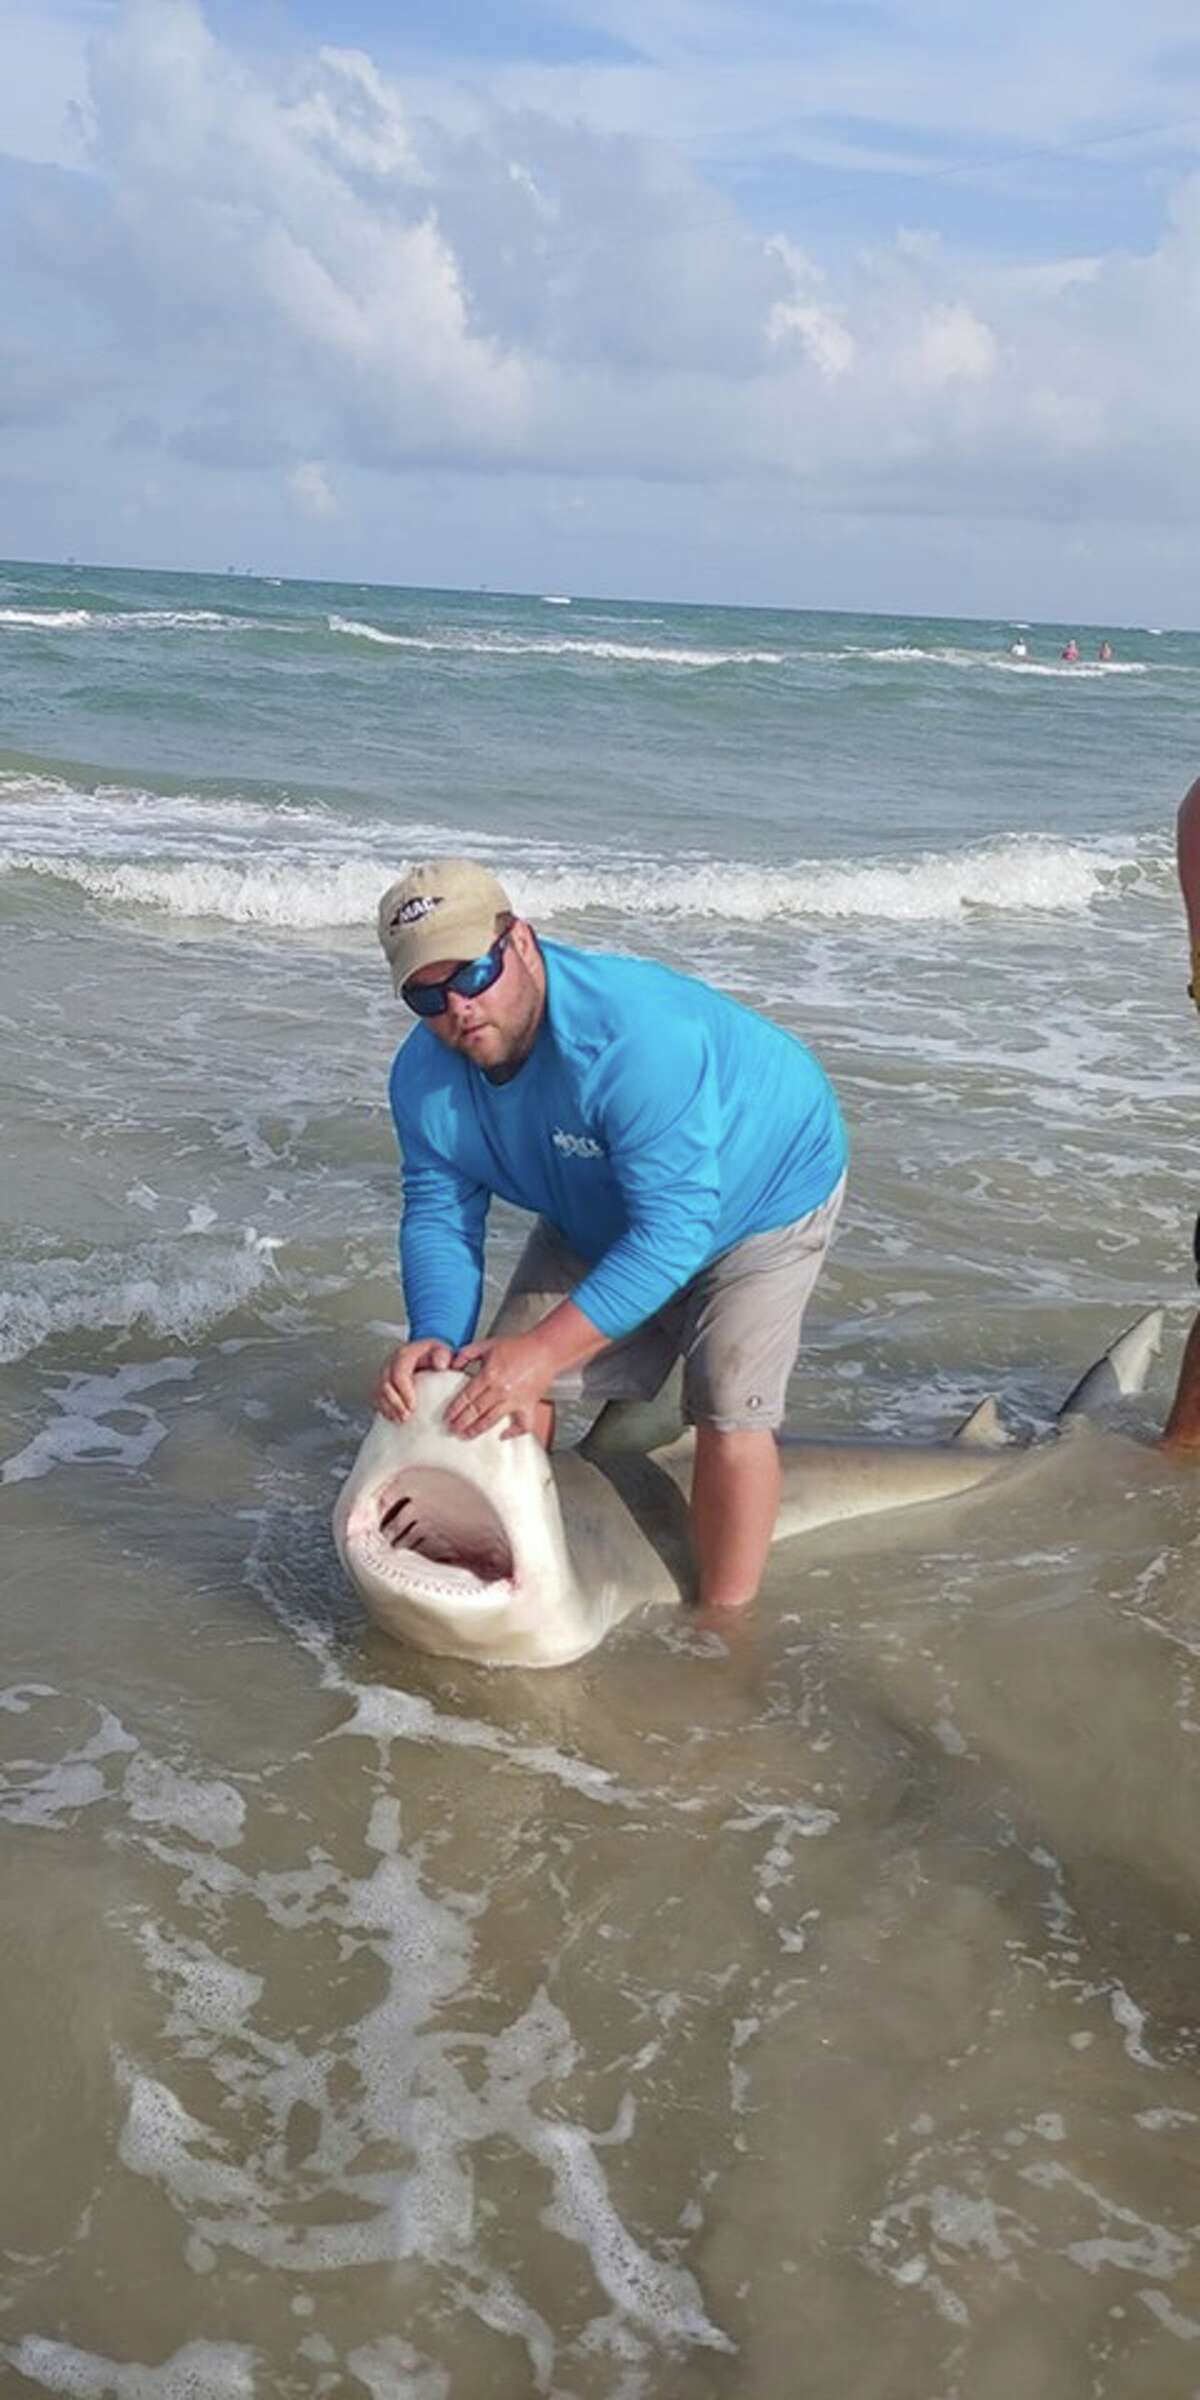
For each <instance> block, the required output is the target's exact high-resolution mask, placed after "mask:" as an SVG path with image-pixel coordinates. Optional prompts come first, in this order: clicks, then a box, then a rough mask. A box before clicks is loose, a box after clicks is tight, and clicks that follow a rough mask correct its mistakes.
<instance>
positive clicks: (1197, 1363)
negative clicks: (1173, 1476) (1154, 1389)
mask: <svg viewBox="0 0 1200 2400" xmlns="http://www.w3.org/2000/svg"><path fill="white" fill-rule="evenodd" d="M1161 1446H1162V1448H1163V1449H1164V1450H1173V1451H1175V1452H1176V1453H1183V1454H1185V1455H1190V1456H1191V1457H1193V1458H1200V1316H1198V1317H1197V1318H1196V1321H1195V1323H1194V1324H1193V1326H1192V1330H1191V1332H1190V1333H1189V1335H1188V1338H1187V1341H1186V1343H1185V1345H1184V1352H1183V1359H1182V1363H1181V1365H1180V1369H1179V1381H1178V1383H1177V1384H1176V1386H1175V1397H1174V1399H1173V1400H1172V1402H1171V1414H1170V1416H1169V1417H1168V1418H1167V1421H1166V1424H1165V1425H1164V1427H1163V1432H1162V1444H1161Z"/></svg>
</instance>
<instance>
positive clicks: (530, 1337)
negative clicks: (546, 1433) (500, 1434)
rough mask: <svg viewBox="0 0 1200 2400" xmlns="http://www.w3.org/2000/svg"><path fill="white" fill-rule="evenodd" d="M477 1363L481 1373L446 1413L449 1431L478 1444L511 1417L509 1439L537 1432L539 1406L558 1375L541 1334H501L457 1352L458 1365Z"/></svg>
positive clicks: (505, 1434)
mask: <svg viewBox="0 0 1200 2400" xmlns="http://www.w3.org/2000/svg"><path fill="white" fill-rule="evenodd" d="M476 1361H478V1365H477V1366H476V1372H475V1373H474V1374H473V1375H472V1376H471V1379H470V1381H469V1383H467V1384H465V1385H464V1387H463V1389H462V1391H461V1392H459V1393H457V1394H456V1396H455V1398H454V1399H453V1400H452V1401H451V1403H450V1406H449V1408H448V1409H447V1411H446V1425H447V1428H448V1430H449V1431H450V1432H451V1433H457V1434H465V1435H466V1436H467V1438H468V1440H473V1439H474V1437H475V1435H476V1434H477V1433H486V1432H487V1429H488V1427H489V1425H495V1424H498V1423H499V1420H500V1418H501V1417H507V1418H508V1420H509V1422H508V1424H507V1425H506V1427H505V1430H504V1439H505V1440H506V1441H508V1440H510V1439H511V1437H512V1435H513V1434H514V1433H536V1431H537V1424H536V1418H537V1411H538V1406H539V1403H540V1402H541V1401H543V1400H544V1399H545V1397H546V1394H547V1392H548V1391H549V1389H550V1386H551V1384H552V1383H553V1381H554V1372H555V1370H554V1364H553V1361H552V1360H551V1359H550V1358H549V1357H548V1356H547V1353H546V1350H545V1347H544V1346H543V1344H542V1343H541V1342H539V1340H538V1337H537V1333H536V1332H534V1333H511V1334H496V1335H495V1336H494V1337H493V1338H492V1339H491V1340H488V1341H482V1342H468V1343H467V1344H466V1345H465V1347H464V1348H463V1349H462V1350H456V1351H455V1353H454V1364H455V1366H456V1367H471V1366H474V1365H475V1364H476Z"/></svg>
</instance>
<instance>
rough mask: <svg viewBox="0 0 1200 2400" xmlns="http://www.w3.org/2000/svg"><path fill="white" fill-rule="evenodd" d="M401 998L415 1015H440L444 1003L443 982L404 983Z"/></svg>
mask: <svg viewBox="0 0 1200 2400" xmlns="http://www.w3.org/2000/svg"><path fill="white" fill-rule="evenodd" d="M401 998H402V999H403V1000H404V1001H405V1002H406V1003H407V1005H408V1007H409V1008H411V1010H412V1012H413V1015H414V1016H415V1017H440V1016H441V1014H442V1011H443V1009H444V1008H445V1005H446V986H445V984H444V983H406V984H405V986H404V988H403V991H402V994H401Z"/></svg>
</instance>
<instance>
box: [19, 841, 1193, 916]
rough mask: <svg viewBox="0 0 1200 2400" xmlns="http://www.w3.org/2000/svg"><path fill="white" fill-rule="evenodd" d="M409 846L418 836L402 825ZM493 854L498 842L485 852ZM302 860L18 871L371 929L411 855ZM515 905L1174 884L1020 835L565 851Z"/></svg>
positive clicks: (883, 903)
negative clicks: (754, 858)
mask: <svg viewBox="0 0 1200 2400" xmlns="http://www.w3.org/2000/svg"><path fill="white" fill-rule="evenodd" d="M406 831H408V833H409V838H410V839H411V838H412V835H411V829H406ZM494 849H495V845H494V844H489V845H488V850H489V854H490V853H491V852H492V851H494ZM321 850H322V852H325V853H326V854H325V855H321V856H318V857H311V856H309V857H306V856H305V855H304V853H303V850H302V848H300V846H299V845H294V846H293V847H292V848H291V851H290V854H287V855H283V856H279V857H276V858H275V859H274V860H272V861H271V862H270V863H269V864H265V865H264V864H262V863H261V862H260V861H259V860H258V859H256V860H255V861H254V862H253V863H250V862H249V861H245V862H243V861H239V860H234V859H220V860H214V859H200V858H188V859H171V860H169V861H162V862H161V863H159V864H156V865H141V864H135V863H133V862H132V861H121V862H119V863H118V862H114V863H111V864H110V863H107V862H101V861H98V860H95V859H91V858H87V857H80V856H74V857H58V858H45V857H36V856H29V855H26V856H24V857H22V858H20V859H17V860H14V861H12V862H10V865H11V867H12V869H13V870H14V871H20V870H22V869H23V870H24V871H25V872H27V873H30V874H34V875H40V876H50V875H53V876H55V877H58V878H60V879H61V880H63V881H66V882H69V883H72V884H74V885H76V886H78V887H79V888H80V889H81V890H83V891H85V892H87V893H88V894H89V895H90V896H91V898H93V899H94V900H97V901H100V902H107V903H111V904H113V905H114V906H117V907H129V908H140V909H149V910H152V911H155V912H159V913H161V914H163V915H165V916H168V917H172V918H212V919H215V920H216V921H217V922H219V923H224V924H228V925H257V926H262V927H264V928H274V929H277V930H280V931H289V930H296V931H309V932H319V931H321V930H322V929H323V928H329V929H331V930H332V929H334V928H338V927H368V926H370V925H371V924H372V923H373V922H374V916H375V909H376V905H377V902H378V899H379V894H380V892H381V890H382V889H383V887H384V885H385V884H386V883H388V882H390V881H391V879H392V877H393V876H395V875H396V874H398V873H402V872H403V870H404V866H405V864H406V859H405V858H404V857H403V856H397V854H396V853H395V852H392V853H391V854H390V855H389V854H388V853H387V852H386V851H385V850H384V848H383V846H382V843H381V844H380V848H379V851H378V854H377V855H370V856H365V857H364V856H361V855H360V856H359V857H350V858H347V857H345V856H342V857H340V858H339V861H338V863H337V864H336V865H335V864H334V863H332V859H331V858H330V857H329V856H328V854H327V851H326V845H325V844H322V845H321ZM497 863H498V864H499V866H500V871H501V872H502V873H503V874H504V876H505V878H506V881H507V883H508V887H509V889H510V890H511V892H512V894H513V898H514V902H515V904H516V905H517V907H518V908H520V909H521V910H522V911H523V913H525V914H527V915H529V916H531V917H532V918H533V919H534V921H535V922H537V923H539V924H542V925H545V926H547V927H550V926H552V924H553V921H554V919H555V918H561V917H564V916H570V915H575V914H587V915H593V914H594V913H595V912H596V911H599V910H603V911H605V912H607V913H608V914H611V915H612V916H614V917H618V918H625V919H630V920H636V921H641V920H645V919H647V918H649V919H652V920H654V919H660V918H662V919H670V918H687V917H693V918H710V917H711V918H719V919H721V921H722V922H723V923H725V924H744V925H747V926H755V925H763V924H765V923H769V922H771V921H773V920H774V921H778V922H780V923H788V922H791V921H800V920H803V919H806V918H807V919H813V920H816V921H822V920H846V919H871V918H875V919H880V920H882V921H883V922H886V923H894V924H905V923H918V922H931V921H942V922H948V921H953V920H954V919H957V918H960V917H962V916H963V915H964V914H965V913H967V912H969V911H971V910H977V909H990V910H995V911H999V912H1002V913H1005V914H1013V915H1021V914H1028V913H1031V912H1035V911H1047V910H1049V911H1059V912H1068V913H1075V914H1077V913H1079V912H1080V911H1081V910H1083V909H1086V908H1089V907H1090V906H1091V905H1092V904H1093V903H1094V902H1096V901H1099V900H1103V899H1105V898H1107V897H1110V896H1113V895H1115V894H1116V893H1118V892H1127V891H1128V890H1129V889H1131V888H1134V887H1141V888H1146V889H1152V890H1157V889H1158V888H1159V885H1160V882H1161V883H1162V885H1163V888H1165V880H1166V869H1165V867H1162V866H1161V862H1159V861H1156V859H1155V858H1154V857H1153V856H1152V855H1151V854H1150V853H1149V852H1147V854H1146V856H1145V857H1144V858H1143V857H1142V856H1141V855H1140V854H1139V853H1138V852H1137V851H1136V850H1135V849H1134V848H1133V846H1132V845H1126V846H1124V847H1121V846H1117V845H1114V846H1113V847H1111V848H1106V847H1103V846H1101V845H1099V844H1095V845H1093V844H1087V843H1082V842H1068V841H1061V840H1055V839H1052V838H1051V837H1050V836H1048V835H1046V836H1043V835H1037V834H1024V835H1012V836H1010V837H1008V838H1007V839H1004V840H1000V841H993V842H986V843H980V844H977V845H974V846H972V847H971V848H969V849H964V850H951V851H930V852H925V853H923V854H922V855H920V856H918V857H915V858H908V859H900V860H896V861H894V862H891V861H889V862H885V861H882V860H876V861H874V862H866V863H862V864H858V863H854V862H851V861H850V860H841V859H831V860H798V861H796V862H795V864H793V865H791V866H787V867H765V866H758V865H750V864H748V863H746V862H744V861H740V860H727V859H712V858H696V859H686V858H685V859H683V860H682V861H678V862H672V863H669V864H668V863H667V862H666V861H665V860H662V859H656V858H648V857H645V856H636V855H624V854H621V853H618V852H614V851H599V852H595V853H592V854H590V855H589V854H588V853H587V852H586V851H580V852H578V853H576V854H575V855H574V856H571V855H570V854H569V853H568V854H566V855H565V856H563V857H562V860H561V863H558V861H557V860H555V861H548V862H547V864H546V865H544V866H542V867H535V868H534V869H533V870H532V871H522V870H519V869H514V868H513V867H511V866H510V865H509V863H508V861H507V859H501V860H499V861H498V862H497Z"/></svg>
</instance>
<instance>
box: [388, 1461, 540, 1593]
mask: <svg viewBox="0 0 1200 2400" xmlns="http://www.w3.org/2000/svg"><path fill="white" fill-rule="evenodd" d="M378 1531H379V1534H380V1537H381V1538H382V1540H383V1541H384V1542H386V1544H387V1546H388V1548H389V1549H390V1550H391V1551H393V1552H394V1553H395V1555H396V1563H397V1565H399V1564H400V1563H401V1562H402V1561H403V1562H404V1563H405V1564H407V1563H408V1561H409V1560H410V1559H411V1561H412V1568H413V1572H414V1574H415V1575H416V1577H417V1579H418V1580H419V1581H425V1580H440V1577H439V1575H438V1570H439V1569H440V1570H443V1571H444V1570H445V1569H446V1568H450V1569H452V1570H453V1571H454V1573H455V1576H456V1578H457V1577H458V1576H464V1577H467V1578H469V1579H470V1581H472V1582H474V1583H477V1584H489V1583H507V1582H511V1580H512V1576H513V1571H514V1561H513V1554H512V1545H511V1543H510V1541H509V1538H508V1535H507V1533H506V1532H505V1529H504V1525H503V1523H502V1521H501V1519H500V1517H499V1516H498V1515H497V1513H496V1511H495V1509H494V1508H493V1507H492V1504H491V1502H490V1500H489V1499H488V1497H487V1494H486V1492H481V1491H480V1489H479V1487H478V1485H477V1484H474V1483H470V1482H468V1481H467V1478H466V1477H465V1476H461V1475H455V1474H453V1473H452V1472H451V1471H450V1470H449V1469H448V1468H446V1467H410V1468H408V1469H406V1471H405V1472H404V1474H403V1475H398V1476H396V1477H394V1478H393V1480H392V1482H390V1483H389V1484H386V1485H385V1487H384V1489H383V1491H382V1492H381V1493H380V1495H379V1502H378Z"/></svg>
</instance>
